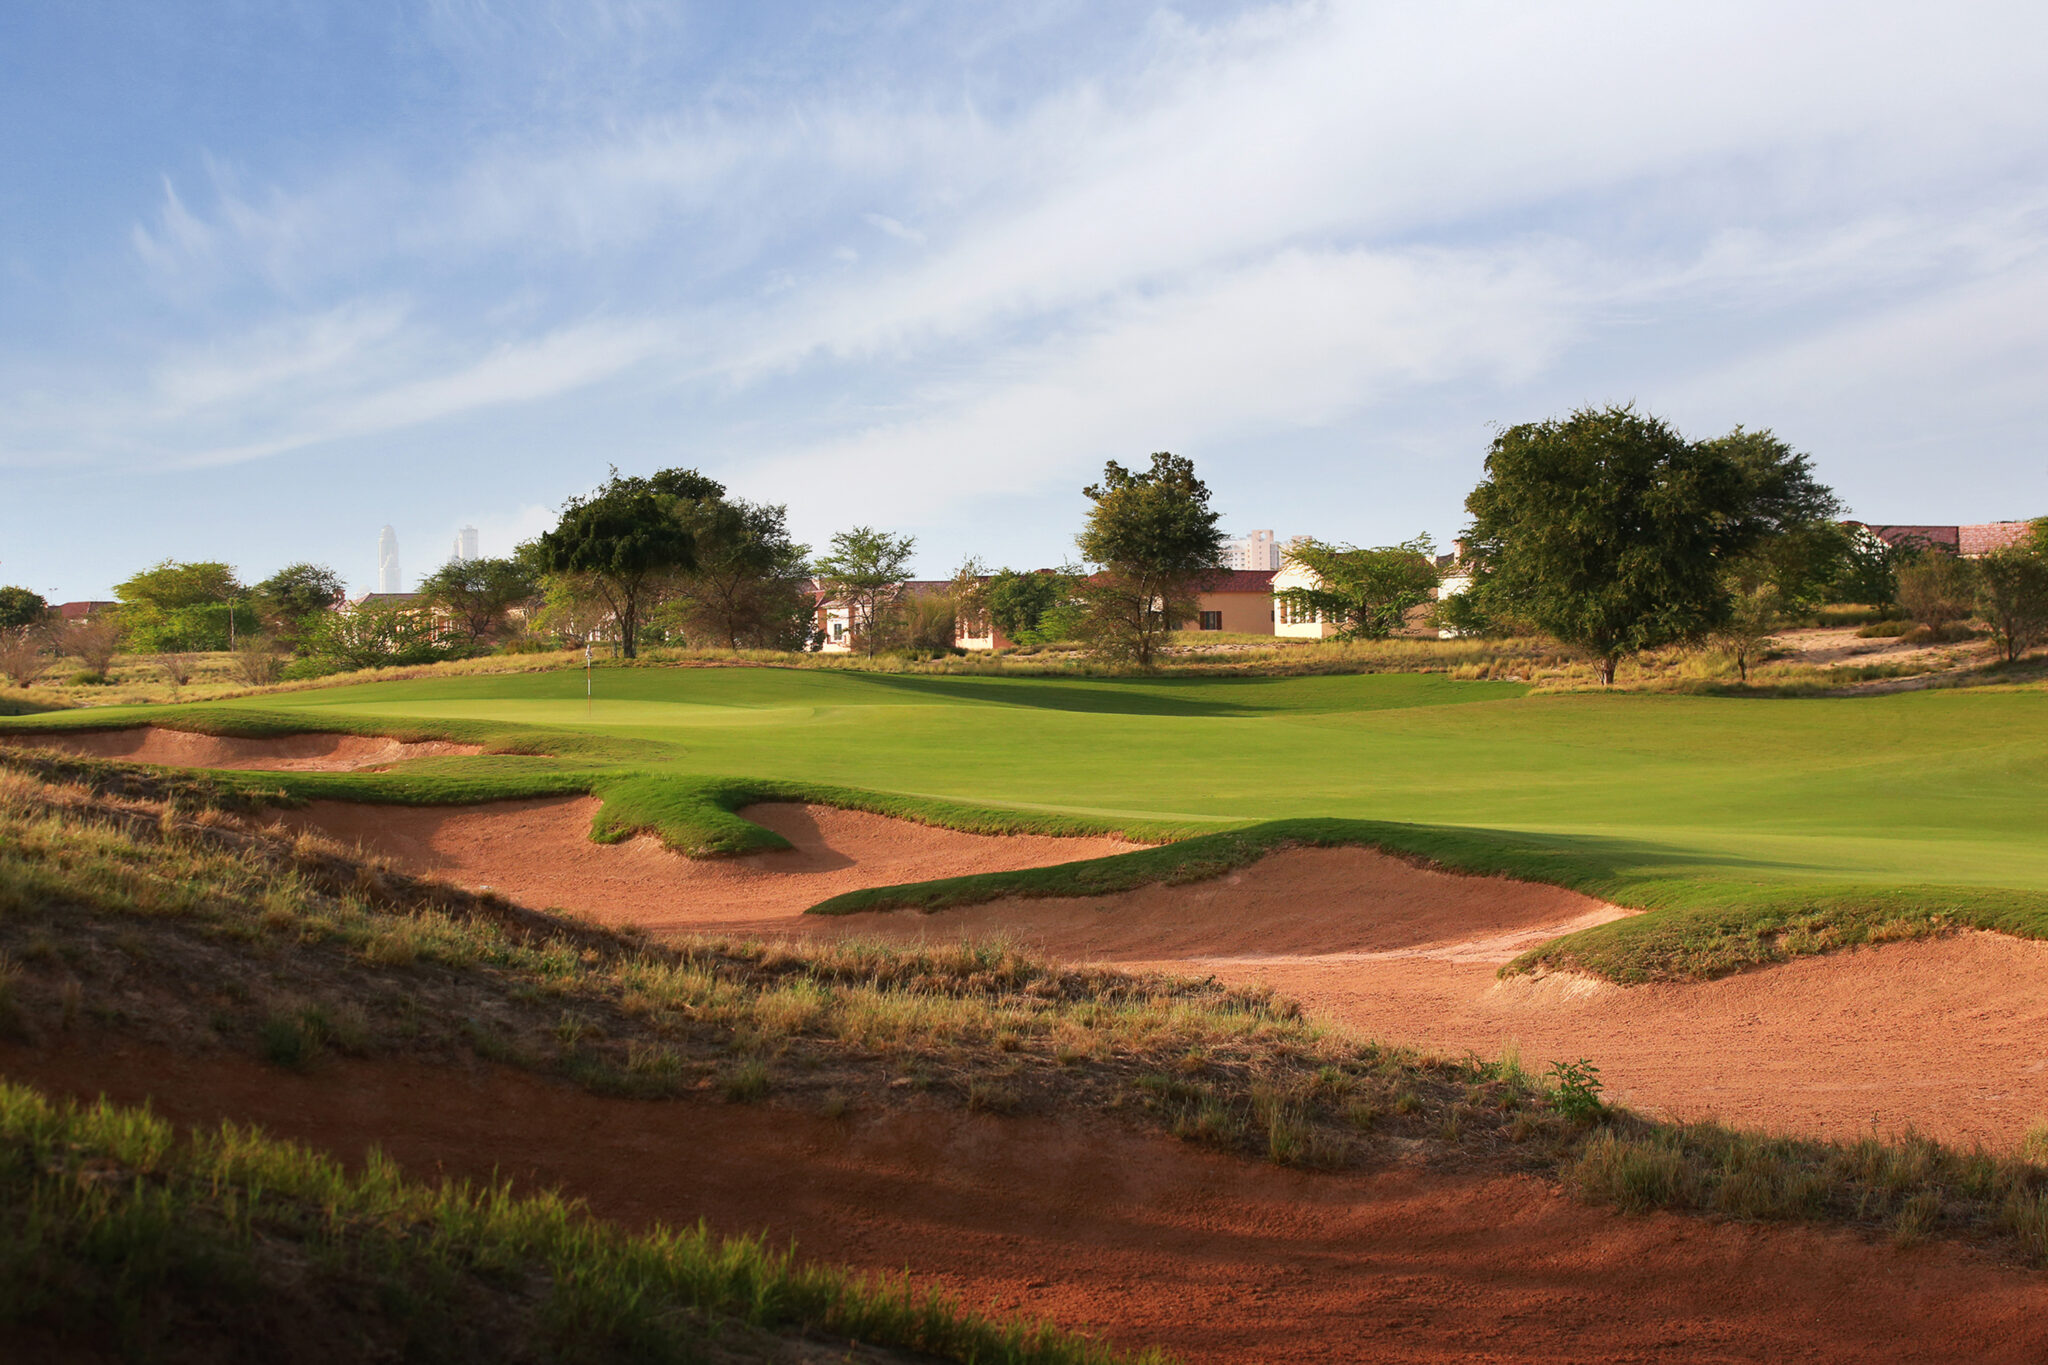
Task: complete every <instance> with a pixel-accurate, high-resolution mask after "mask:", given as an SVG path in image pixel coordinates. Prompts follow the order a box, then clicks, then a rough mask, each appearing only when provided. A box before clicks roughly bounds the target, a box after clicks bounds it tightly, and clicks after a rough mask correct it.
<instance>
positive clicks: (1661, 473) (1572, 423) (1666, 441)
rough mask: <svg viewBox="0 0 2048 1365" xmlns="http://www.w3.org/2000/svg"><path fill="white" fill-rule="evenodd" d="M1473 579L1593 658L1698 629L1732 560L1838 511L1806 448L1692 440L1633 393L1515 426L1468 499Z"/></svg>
mask: <svg viewBox="0 0 2048 1365" xmlns="http://www.w3.org/2000/svg"><path fill="white" fill-rule="evenodd" d="M1465 506H1466V509H1467V510H1468V511H1469V512H1470V513H1471V514H1472V525H1471V527H1470V528H1469V529H1468V530H1467V532H1466V543H1467V553H1468V557H1469V558H1470V559H1471V560H1472V561H1473V564H1474V567H1475V577H1474V587H1473V590H1474V591H1475V592H1479V593H1482V594H1483V595H1484V600H1485V602H1486V604H1487V605H1490V606H1493V607H1494V608H1495V609H1497V610H1499V611H1501V612H1502V613H1503V614H1507V615H1512V616H1516V617H1520V618H1523V619H1526V620H1528V621H1530V622H1531V623H1533V624H1534V625H1536V626H1537V627H1539V628H1541V629H1543V630H1546V631H1548V632H1550V633H1551V634H1552V635H1555V636H1557V637H1558V638H1559V639H1560V640H1563V641H1565V642H1566V643H1568V644H1572V645H1576V646H1578V647H1580V648H1583V649H1585V650H1586V651H1587V652H1589V653H1590V654H1592V655H1593V656H1594V658H1595V659H1597V660H1598V661H1599V665H1600V677H1601V681H1602V682H1606V683H1611V682H1613V681H1614V670H1615V667H1616V665H1617V664H1618V663H1619V662H1620V660H1621V659H1622V658H1623V657H1624V656H1625V655H1628V654H1632V653H1635V652H1636V651H1638V650H1643V649H1651V648H1656V647H1659V646H1662V645H1669V644H1690V643H1697V642H1698V641H1700V640H1702V639H1704V638H1706V637H1707V636H1708V635H1709V634H1711V633H1712V632H1713V631H1714V630H1716V629H1717V628H1719V627H1720V626H1722V625H1723V624H1724V623H1726V622H1727V621H1728V620H1729V618H1730V616H1731V615H1732V613H1733V600H1732V597H1731V592H1730V587H1729V582H1728V572H1729V570H1730V569H1731V567H1733V565H1734V564H1735V562H1736V561H1737V560H1738V559H1740V558H1741V557H1742V556H1744V555H1748V554H1751V553H1753V552H1755V551H1757V550H1758V548H1759V547H1760V546H1762V545H1764V544H1765V543H1766V542H1767V541H1769V540H1771V539H1772V538H1773V537H1777V536H1782V535H1785V534H1788V533H1792V532H1794V531H1797V530H1800V529H1802V528H1807V527H1810V526H1811V525H1812V524H1813V523H1814V522H1816V521H1818V520H1823V519H1826V518H1827V517H1829V516H1831V515H1833V514H1834V513H1835V512H1836V511H1837V510H1838V505H1837V503H1836V501H1835V498H1834V495H1833V494H1832V493H1831V492H1829V491H1828V489H1827V488H1825V487H1824V486H1823V485H1821V484H1820V483H1819V482H1818V481H1817V480H1816V479H1815V478H1814V477H1813V472H1812V464H1811V461H1810V460H1809V459H1808V458H1807V457H1806V456H1804V455H1801V454H1798V453H1796V452H1794V451H1792V450H1791V449H1790V448H1789V447H1787V446H1786V445H1785V444H1784V443H1783V442H1782V441H1779V440H1778V439H1777V438H1776V437H1775V436H1773V435H1772V434H1771V433H1770V432H1768V431H1763V432H1746V431H1743V430H1741V429H1739V428H1738V429H1737V430H1736V431H1735V432H1733V433H1731V434H1730V435H1728V436H1725V437H1722V438H1719V439H1718V440H1712V441H1699V442H1694V441H1688V440H1686V439H1685V438H1684V437H1683V436H1681V435H1679V433H1678V432H1677V431H1675V430H1674V429H1673V428H1672V427H1671V426H1670V425H1669V424H1668V423H1665V422H1663V421H1661V420H1659V419H1658V418H1656V417H1653V416H1650V415H1648V414H1645V413H1639V412H1637V411H1635V409H1634V408H1633V407H1608V408H1599V409H1595V408H1584V409H1581V410H1579V411H1577V412H1574V413H1572V414H1571V415H1570V416H1569V417H1566V418H1563V419H1560V420H1552V421H1547V422H1531V423H1524V424H1522V425H1520V426H1514V427H1509V428H1508V429H1506V430H1505V431H1502V432H1501V433H1500V434H1499V435H1498V436H1496V437H1495V438H1494V441H1493V445H1492V448H1491V450H1490V451H1489V452H1488V454H1487V459H1486V479H1485V481H1484V482H1482V483H1481V484H1480V485H1479V487H1477V488H1475V489H1474V490H1473V491H1472V494H1471V496H1470V497H1468V498H1467V499H1466V501H1465Z"/></svg>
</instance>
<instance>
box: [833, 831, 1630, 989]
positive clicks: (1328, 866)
mask: <svg viewBox="0 0 2048 1365" xmlns="http://www.w3.org/2000/svg"><path fill="white" fill-rule="evenodd" d="M1627 913H1628V912H1627V911H1625V910H1621V909H1619V908H1617V907H1615V906H1612V905H1607V904H1604V903H1603V902H1600V901H1596V900H1594V899H1592V898H1591V897H1590V896H1582V895H1580V894H1579V893H1578V892H1576V891H1567V890H1565V889H1564V888H1563V887H1558V886H1545V885H1542V884H1540V883H1537V882H1519V881H1511V880H1509V879H1507V878H1505V877H1467V876H1460V875H1458V874H1456V873H1452V872H1440V871H1436V870H1434V869H1431V868H1426V867H1418V866H1416V865H1415V864H1413V863H1409V862H1404V861H1403V860H1402V859H1399V858H1395V857H1392V856H1390V855H1388V854H1385V853H1380V852H1377V851H1375V850H1373V849H1368V848H1291V849H1283V850H1282V851H1280V852H1278V853H1274V854H1270V855H1268V856H1267V857H1264V858H1261V859H1260V860H1259V861H1258V862H1256V863H1254V864H1252V865H1251V866H1250V867H1246V868H1242V869H1240V870H1238V871H1236V872H1232V873H1230V874H1228V875H1226V876H1222V877H1218V878H1216V879H1214V880H1213V881H1206V882H1193V883H1189V884H1187V885H1183V886H1144V887H1139V888H1138V889H1137V890H1135V891H1129V892H1125V893H1123V894H1121V895H1116V896H1097V897H1087V898H1075V899H1059V900H1006V901H997V902H994V903H991V904H988V905H977V906H971V907H968V908H965V909H960V910H948V911H946V912H945V913H943V914H941V915H925V914H922V913H918V912H914V911H912V912H901V911H899V912H894V913H891V914H886V915H882V914H873V915H854V916H848V917H847V920H848V923H849V925H850V926H853V925H857V926H858V927H859V929H860V931H861V932H881V933H884V934H886V935H890V936H897V935H903V934H921V935H926V936H929V935H931V934H933V933H934V932H938V933H943V934H945V935H947V936H958V935H961V934H967V935H971V936H974V937H984V936H987V935H991V934H997V933H1002V934H1007V935H1010V936H1011V937H1014V938H1016V939H1018V940H1019V941H1020V942H1022V943H1024V944H1026V945H1028V946H1030V947H1033V948H1036V949H1038V950H1040V951H1042V952H1045V953H1048V954H1050V955H1052V956H1055V957H1061V958H1067V959H1080V960H1087V961H1100V962H1131V961H1143V962H1156V961H1168V960H1170V961H1173V962H1175V963H1177V964H1182V969H1183V970H1184V969H1185V964H1187V963H1188V962H1190V961H1199V962H1201V963H1202V964H1203V965H1204V966H1205V967H1206V966H1207V964H1208V963H1209V962H1210V961H1211V960H1219V961H1227V962H1237V963H1253V962H1260V961H1286V962H1294V961H1297V960H1299V958H1300V956H1301V955H1303V954H1309V955H1315V956H1316V957H1317V958H1318V959H1325V958H1329V959H1334V960H1344V959H1357V958H1374V957H1384V956H1397V957H1399V956H1439V955H1441V956H1448V957H1451V958H1452V959H1454V960H1497V961H1501V962H1505V961H1507V960H1508V959H1509V958H1511V957H1514V956H1515V955H1516V954H1517V953H1519V952H1521V951H1522V949H1523V947H1527V946H1532V945H1533V944H1536V943H1542V942H1544V941H1546V940H1548V939H1552V938H1555V937H1557V936H1558V935H1559V934H1562V933H1569V932H1571V930H1572V929H1575V928H1585V927H1588V926H1590V925H1594V924H1604V923H1606V922H1607V921H1609V920H1613V919H1619V918H1621V917H1622V916H1623V915H1625V914H1627ZM1475 944H1476V945H1478V946H1477V948H1476V950H1475ZM1517 944H1519V945H1521V946H1519V947H1518V946H1515V945H1517ZM1475 951H1477V952H1478V953H1479V954H1480V957H1479V958H1476V959H1475V958H1474V957H1473V954H1474V952H1475Z"/></svg>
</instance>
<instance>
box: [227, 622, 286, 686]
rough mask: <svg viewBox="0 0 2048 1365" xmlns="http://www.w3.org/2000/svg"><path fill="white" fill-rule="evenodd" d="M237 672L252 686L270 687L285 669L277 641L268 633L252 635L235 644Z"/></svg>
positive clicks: (238, 675)
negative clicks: (279, 655)
mask: <svg viewBox="0 0 2048 1365" xmlns="http://www.w3.org/2000/svg"><path fill="white" fill-rule="evenodd" d="M234 666H235V674H236V676H237V677H239V678H241V680H242V681H243V682H245V683H247V684H249V685H250V686H251V687H268V686H269V685H270V684H272V683H274V682H276V681H277V679H278V675H279V674H280V673H282V672H283V671H284V660H282V659H280V658H279V657H278V653H277V641H276V640H274V639H272V638H271V637H270V636H268V635H251V636H250V637H249V638H248V639H246V640H244V641H242V642H241V643H240V644H238V645H236V646H235V657H234Z"/></svg>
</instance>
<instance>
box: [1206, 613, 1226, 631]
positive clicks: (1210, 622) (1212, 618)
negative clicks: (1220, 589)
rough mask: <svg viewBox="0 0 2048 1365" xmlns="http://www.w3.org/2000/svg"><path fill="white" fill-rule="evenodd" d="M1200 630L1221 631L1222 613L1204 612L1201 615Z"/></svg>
mask: <svg viewBox="0 0 2048 1365" xmlns="http://www.w3.org/2000/svg"><path fill="white" fill-rule="evenodd" d="M1202 629H1203V630H1221V629H1223V613H1222V612H1220V611H1205V612H1203V613H1202Z"/></svg>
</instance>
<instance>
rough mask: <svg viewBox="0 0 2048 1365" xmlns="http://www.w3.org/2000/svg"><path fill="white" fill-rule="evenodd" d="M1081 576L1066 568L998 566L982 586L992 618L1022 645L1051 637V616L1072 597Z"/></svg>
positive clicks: (1038, 642)
mask: <svg viewBox="0 0 2048 1365" xmlns="http://www.w3.org/2000/svg"><path fill="white" fill-rule="evenodd" d="M1079 577H1080V575H1078V574H1074V573H1069V572H1067V571H1066V570H1050V571H1048V570H1038V571H1036V572H1031V573H1025V572H1020V571H1018V570H1016V569H997V570H996V571H995V573H994V574H992V575H991V576H990V577H989V580H988V582H987V584H985V585H984V586H983V588H982V600H983V602H984V603H986V605H987V608H988V616H989V620H990V621H991V622H992V623H993V624H994V625H995V628H996V629H997V630H999V631H1001V632H1002V633H1003V634H1004V635H1006V636H1008V637H1009V638H1010V639H1012V640H1015V641H1016V642H1017V643H1018V644H1020V645H1031V644H1042V643H1044V642H1045V641H1046V640H1047V639H1049V638H1051V636H1049V635H1048V633H1047V630H1048V625H1049V621H1050V619H1051V618H1055V617H1056V616H1057V613H1058V612H1059V609H1060V608H1061V607H1062V606H1064V605H1065V604H1066V603H1067V602H1068V601H1069V600H1071V599H1072V597H1073V595H1074V590H1075V583H1076V582H1077V581H1078V579H1079Z"/></svg>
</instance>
